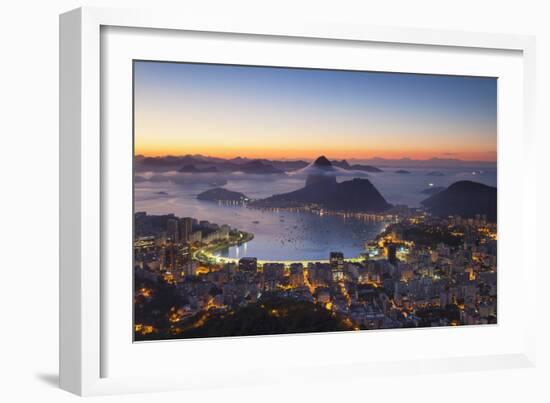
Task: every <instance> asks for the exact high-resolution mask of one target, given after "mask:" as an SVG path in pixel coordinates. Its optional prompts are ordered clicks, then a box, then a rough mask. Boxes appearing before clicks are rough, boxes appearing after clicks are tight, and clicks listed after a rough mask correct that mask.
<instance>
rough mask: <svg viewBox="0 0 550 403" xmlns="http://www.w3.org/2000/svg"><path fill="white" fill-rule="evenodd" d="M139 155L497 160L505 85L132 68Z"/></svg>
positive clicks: (313, 72)
mask: <svg viewBox="0 0 550 403" xmlns="http://www.w3.org/2000/svg"><path fill="white" fill-rule="evenodd" d="M134 136H135V153H136V154H142V155H147V156H162V155H185V154H203V155H209V156H215V157H223V158H234V157H237V156H241V157H248V158H283V159H293V158H309V159H313V158H316V157H317V156H319V155H327V156H329V157H330V158H333V159H335V158H346V159H369V158H373V157H382V158H391V159H398V158H412V159H429V158H456V159H462V160H476V161H495V160H496V147H497V144H496V143H497V140H496V139H497V80H496V78H486V77H464V76H445V75H422V74H406V73H382V72H366V71H341V70H322V69H296V68H281V67H254V66H234V65H219V64H192V63H172V62H150V61H135V62H134Z"/></svg>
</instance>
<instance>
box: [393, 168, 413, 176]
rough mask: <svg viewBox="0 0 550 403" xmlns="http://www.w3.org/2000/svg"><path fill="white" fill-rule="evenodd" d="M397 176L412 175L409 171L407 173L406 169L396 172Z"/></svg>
mask: <svg viewBox="0 0 550 403" xmlns="http://www.w3.org/2000/svg"><path fill="white" fill-rule="evenodd" d="M395 173H396V174H402V175H407V174H410V172H409V171H406V170H404V169H398V170H397V171H395Z"/></svg>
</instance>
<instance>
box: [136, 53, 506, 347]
mask: <svg viewBox="0 0 550 403" xmlns="http://www.w3.org/2000/svg"><path fill="white" fill-rule="evenodd" d="M133 127H134V133H133V136H134V206H133V208H134V211H133V214H134V228H133V230H134V244H133V254H134V267H133V271H134V285H133V286H134V296H133V307H134V329H133V331H134V340H135V341H149V340H169V339H189V338H206V337H230V336H257V335H274V334H293V333H312V332H332V331H363V330H364V331H369V330H376V329H399V328H424V327H437V326H461V325H487V324H495V323H497V188H496V186H497V79H496V78H492V77H470V76H449V75H431V74H412V73H389V72H370V71H351V70H329V69H309V68H287V67H265V66H246V65H222V64H204V63H180V62H165V61H140V60H135V61H134V62H133Z"/></svg>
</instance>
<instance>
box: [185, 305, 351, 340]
mask: <svg viewBox="0 0 550 403" xmlns="http://www.w3.org/2000/svg"><path fill="white" fill-rule="evenodd" d="M344 330H352V327H351V326H350V325H349V324H348V323H347V322H345V321H344V320H343V318H341V317H339V316H337V315H333V314H331V313H330V312H329V311H328V310H326V309H324V308H319V307H318V306H317V305H315V304H314V303H312V302H305V301H296V300H293V299H287V298H277V297H265V296H262V299H261V300H260V301H258V302H257V303H255V304H249V305H248V306H245V307H242V308H239V309H238V310H237V311H236V312H235V313H234V314H233V315H225V316H217V315H214V316H213V317H211V318H210V319H209V320H206V321H205V323H204V324H203V325H202V326H198V327H194V328H191V329H190V330H187V331H186V332H184V333H183V334H180V335H179V336H177V338H194V337H212V336H216V337H222V336H251V335H266V334H289V333H305V332H308V333H309V332H327V331H344Z"/></svg>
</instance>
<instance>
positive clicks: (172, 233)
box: [166, 218, 180, 243]
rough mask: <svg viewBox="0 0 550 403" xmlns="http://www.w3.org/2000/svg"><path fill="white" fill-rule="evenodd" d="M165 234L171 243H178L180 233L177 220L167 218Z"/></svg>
mask: <svg viewBox="0 0 550 403" xmlns="http://www.w3.org/2000/svg"><path fill="white" fill-rule="evenodd" d="M166 233H167V235H168V236H169V237H170V239H171V240H172V241H173V242H176V243H178V242H179V241H180V232H179V226H178V220H177V219H175V218H169V219H168V221H166Z"/></svg>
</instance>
